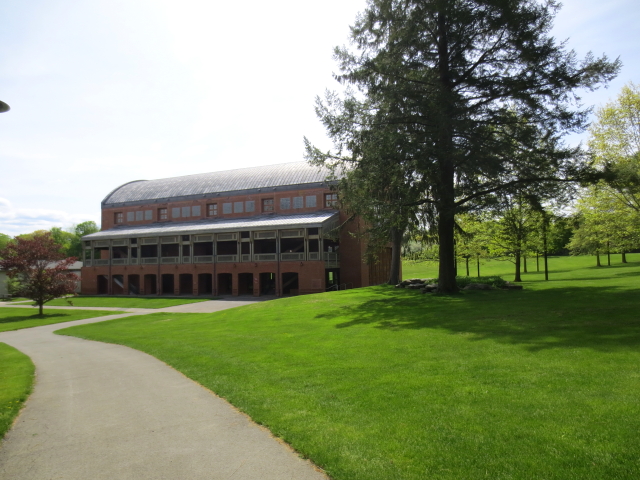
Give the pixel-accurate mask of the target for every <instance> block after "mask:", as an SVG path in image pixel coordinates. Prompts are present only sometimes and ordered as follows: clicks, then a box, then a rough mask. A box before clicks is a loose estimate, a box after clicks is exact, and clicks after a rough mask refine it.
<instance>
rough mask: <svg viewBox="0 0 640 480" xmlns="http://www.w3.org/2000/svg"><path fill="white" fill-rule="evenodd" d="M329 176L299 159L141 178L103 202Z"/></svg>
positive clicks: (250, 187)
mask: <svg viewBox="0 0 640 480" xmlns="http://www.w3.org/2000/svg"><path fill="white" fill-rule="evenodd" d="M329 176H330V172H329V170H328V169H326V168H322V167H316V166H311V165H309V164H308V163H307V162H295V163H282V164H279V165H266V166H262V167H251V168H238V169H235V170H226V171H222V172H211V173H199V174H196V175H186V176H184V177H171V178H161V179H158V180H137V181H134V182H129V183H125V184H124V185H121V186H120V187H118V188H116V189H115V190H114V191H112V192H111V193H110V194H109V195H107V196H106V198H105V199H104V200H103V201H102V205H103V206H107V205H112V204H125V203H131V202H144V201H150V200H159V199H167V200H168V199H176V198H184V197H187V198H188V197H193V196H202V195H205V196H206V195H210V194H216V193H223V192H240V191H243V190H253V189H262V188H270V187H282V186H289V185H304V184H321V183H324V182H326V181H327V178H328V177H329Z"/></svg>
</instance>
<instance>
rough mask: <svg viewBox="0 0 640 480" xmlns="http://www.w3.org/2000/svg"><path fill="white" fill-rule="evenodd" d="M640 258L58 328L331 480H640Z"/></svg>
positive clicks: (558, 263)
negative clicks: (177, 377) (258, 434)
mask: <svg viewBox="0 0 640 480" xmlns="http://www.w3.org/2000/svg"><path fill="white" fill-rule="evenodd" d="M629 260H630V261H631V263H629V264H626V265H622V264H615V265H614V266H612V267H602V268H596V267H594V266H592V265H593V264H594V263H595V262H594V261H593V258H556V259H552V260H551V265H552V267H551V268H552V276H551V278H552V280H551V281H549V282H544V281H543V280H541V279H542V278H543V277H542V274H535V273H531V274H528V275H527V276H526V277H525V279H526V280H527V281H526V282H525V290H522V291H470V292H464V293H462V294H459V295H454V296H440V295H422V294H420V293H418V292H417V291H415V290H414V291H409V290H406V289H395V288H392V287H387V286H381V287H370V288H364V289H356V290H347V291H340V292H332V293H325V294H318V295H307V296H300V297H293V298H286V299H281V300H275V301H271V302H264V303H258V304H253V305H249V306H245V307H239V308H236V309H232V310H227V311H223V312H219V313H216V314H169V313H158V314H153V315H148V316H141V317H130V318H126V319H119V320H114V321H108V322H101V323H98V324H92V325H84V326H79V327H73V328H69V329H65V330H62V331H58V332H59V333H62V332H64V334H68V335H71V334H73V335H76V336H79V337H82V338H89V339H94V340H102V341H106V342H112V343H120V344H125V345H129V346H131V347H133V348H137V349H139V350H142V351H145V352H147V353H150V354H151V355H154V356H156V357H157V358H159V359H161V360H163V361H165V362H167V363H168V364H169V365H172V366H174V367H175V368H177V369H178V370H180V371H181V372H183V373H185V374H186V375H187V376H189V377H190V378H193V379H194V380H196V381H197V382H199V383H201V384H202V385H205V386H206V387H208V388H210V389H211V390H213V391H214V392H216V393H217V394H219V395H221V396H223V397H224V398H226V399H228V400H229V401H230V402H231V403H232V404H234V405H235V406H237V407H238V408H239V409H241V410H243V411H245V412H247V413H248V414H249V415H250V416H251V417H252V418H253V419H254V420H256V421H257V422H259V423H261V424H264V425H266V426H267V427H268V428H269V429H271V431H272V432H273V433H274V434H275V435H277V436H279V437H281V438H283V439H284V440H286V441H287V442H289V443H290V444H291V445H292V446H293V447H294V448H295V449H296V450H298V451H299V452H301V453H302V454H303V455H305V456H308V457H309V458H311V459H312V460H313V461H314V462H315V463H316V464H318V465H320V466H321V467H323V468H325V469H326V471H327V472H328V473H329V475H330V476H331V477H332V478H334V479H336V480H356V479H367V480H369V479H380V480H389V479H398V480H411V479H416V480H418V479H419V480H423V479H452V480H453V479H456V480H458V479H477V478H488V479H580V480H582V479H636V478H640V461H639V458H640V401H639V398H640V369H639V365H640V318H639V315H638V304H639V302H638V293H639V291H638V289H639V287H640V255H630V256H629ZM496 265H498V264H496ZM502 265H506V264H502ZM487 267H488V266H487ZM495 268H496V269H498V266H496V267H495ZM507 268H510V265H509V266H508V267H507ZM494 273H495V272H493V271H490V270H489V268H487V270H484V271H483V272H482V274H483V275H490V274H494ZM414 275H415V276H420V277H422V276H430V275H427V274H426V273H424V272H423V273H419V274H418V273H415V274H414V273H411V274H410V275H409V276H414ZM406 277H407V271H406V270H405V278H406ZM185 408H188V406H185Z"/></svg>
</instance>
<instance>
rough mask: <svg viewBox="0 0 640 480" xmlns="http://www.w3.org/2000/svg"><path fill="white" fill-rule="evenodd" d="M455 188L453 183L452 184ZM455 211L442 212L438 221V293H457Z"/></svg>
mask: <svg viewBox="0 0 640 480" xmlns="http://www.w3.org/2000/svg"><path fill="white" fill-rule="evenodd" d="M452 186H453V183H452ZM453 227H454V217H453V209H451V210H450V212H447V211H442V212H440V215H439V221H438V239H439V241H440V254H439V260H440V265H439V266H438V277H439V278H438V291H439V292H442V293H456V292H457V291H458V286H457V285H456V269H455V251H454V247H453Z"/></svg>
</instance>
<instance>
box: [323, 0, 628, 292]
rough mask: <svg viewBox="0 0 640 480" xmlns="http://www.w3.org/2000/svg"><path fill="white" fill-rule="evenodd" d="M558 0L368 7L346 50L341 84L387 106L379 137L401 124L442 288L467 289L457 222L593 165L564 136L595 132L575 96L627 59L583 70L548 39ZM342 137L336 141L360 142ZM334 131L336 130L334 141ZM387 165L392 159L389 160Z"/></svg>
mask: <svg viewBox="0 0 640 480" xmlns="http://www.w3.org/2000/svg"><path fill="white" fill-rule="evenodd" d="M558 8H559V4H558V3H557V2H555V1H553V0H546V1H543V2H538V1H535V0H369V3H368V7H367V9H366V10H365V11H364V12H363V13H362V14H360V15H359V17H358V19H357V21H356V23H355V25H354V26H353V27H352V35H351V40H352V44H353V47H354V50H353V51H351V50H349V49H347V48H338V49H336V57H337V59H338V61H339V62H340V69H341V73H340V74H339V75H338V76H337V78H338V80H340V81H341V82H343V83H346V84H350V85H352V86H354V87H355V88H357V89H358V90H359V91H360V94H362V97H364V98H367V99H369V101H372V102H373V104H374V106H375V107H376V112H377V114H376V115H377V116H376V120H377V121H376V122H375V123H374V124H372V125H371V128H374V127H376V126H378V127H380V128H389V126H395V127H396V128H397V129H398V130H399V131H401V132H402V134H403V136H404V138H405V142H404V144H403V145H404V152H405V155H406V156H412V158H413V161H414V164H415V171H414V174H413V176H412V182H413V183H412V185H417V184H419V185H420V186H421V192H422V198H421V199H420V200H418V201H417V202H413V201H412V199H410V200H409V202H407V203H408V204H411V205H416V204H420V205H423V206H424V207H426V209H427V210H428V211H429V212H431V214H432V216H433V219H434V221H435V223H436V226H437V230H438V237H439V244H440V249H439V250H440V267H439V268H440V272H439V277H440V280H439V286H440V290H441V291H443V292H454V291H456V282H455V258H454V256H455V250H454V226H455V215H456V213H459V212H462V211H464V210H465V209H467V208H469V205H471V204H479V203H481V202H482V201H483V199H484V198H485V197H486V196H488V195H492V194H495V193H498V192H501V191H508V190H509V189H517V188H520V187H522V186H530V185H534V184H537V183H539V182H544V181H557V180H577V179H579V178H581V174H582V173H583V167H584V166H585V165H584V162H583V161H581V160H580V159H579V157H578V156H577V155H576V153H577V152H576V151H573V150H571V149H569V148H566V147H564V146H563V143H562V142H561V137H562V135H563V134H564V133H566V132H569V131H580V130H582V129H584V128H585V127H586V121H587V113H588V110H587V109H583V108H582V107H581V105H580V104H579V99H577V98H576V96H575V93H576V91H577V90H578V89H580V88H594V87H596V86H597V85H598V84H600V83H601V82H604V81H607V80H609V79H611V78H612V77H614V76H615V74H616V73H617V71H618V69H619V62H618V61H614V62H610V61H608V59H607V58H606V57H605V56H603V57H601V58H594V57H593V56H592V55H588V56H587V57H586V58H585V59H584V60H582V61H579V60H578V59H577V58H576V55H575V54H574V53H573V52H571V51H567V49H566V48H565V45H564V44H563V43H558V42H556V40H555V39H554V38H552V37H551V36H550V35H549V32H550V29H551V27H552V21H553V18H554V15H555V13H556V11H557V10H558ZM338 127H342V129H338V130H337V131H336V132H333V134H332V137H333V138H334V139H335V138H336V136H340V135H343V136H344V135H347V136H348V135H352V134H353V133H354V132H355V133H356V134H355V135H354V136H353V139H354V140H355V141H356V142H357V141H358V135H359V131H360V130H359V129H358V128H354V127H353V125H347V124H345V125H338ZM331 133H332V132H330V134H331ZM381 161H384V160H383V159H381Z"/></svg>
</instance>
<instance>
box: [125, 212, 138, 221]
mask: <svg viewBox="0 0 640 480" xmlns="http://www.w3.org/2000/svg"><path fill="white" fill-rule="evenodd" d="M135 215H136V214H135V212H127V222H133V220H134V219H135Z"/></svg>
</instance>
